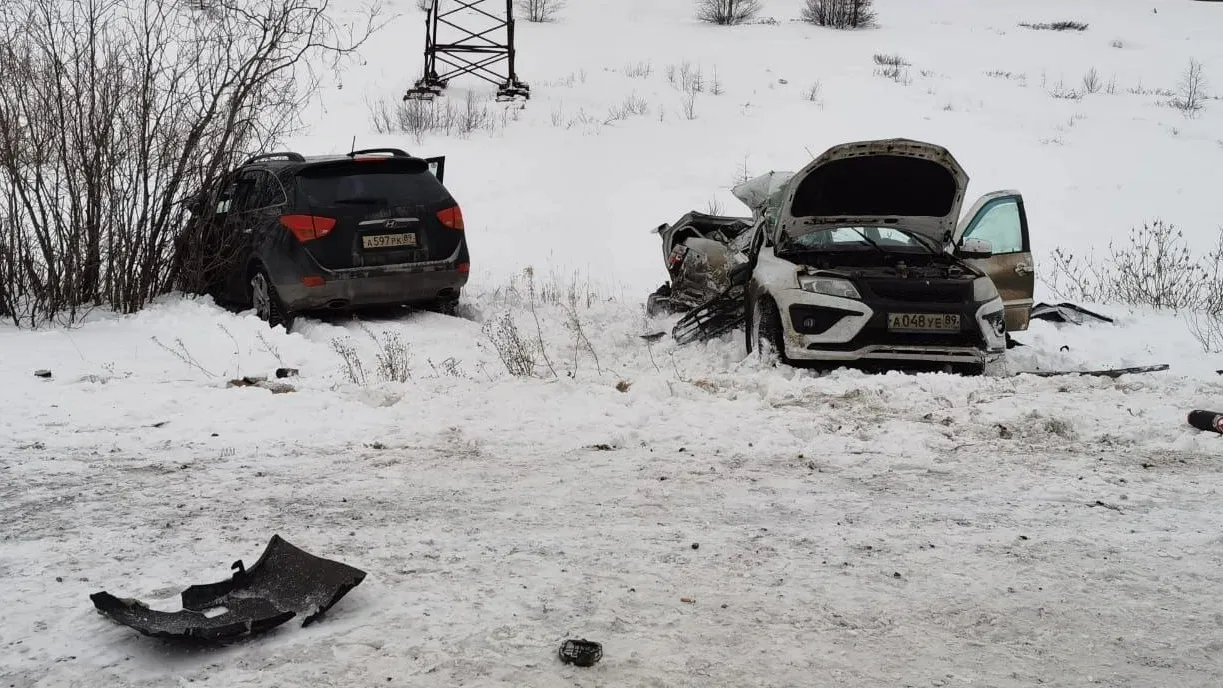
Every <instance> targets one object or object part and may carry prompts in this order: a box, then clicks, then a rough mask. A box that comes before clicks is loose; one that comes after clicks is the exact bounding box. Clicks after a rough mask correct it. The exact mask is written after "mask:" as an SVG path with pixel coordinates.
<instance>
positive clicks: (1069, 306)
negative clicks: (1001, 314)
mask: <svg viewBox="0 0 1223 688" xmlns="http://www.w3.org/2000/svg"><path fill="white" fill-rule="evenodd" d="M1086 318H1090V319H1093V320H1098V321H1100V322H1106V323H1112V322H1115V321H1114V320H1113V319H1112V318H1110V317H1108V316H1107V315H1100V314H1099V313H1096V312H1094V311H1089V310H1087V309H1086V308H1083V307H1082V306H1079V305H1076V304H1073V303H1067V302H1065V301H1063V302H1061V303H1055V304H1049V303H1038V304H1036V305H1035V306H1033V307H1032V319H1034V320H1048V321H1050V322H1058V323H1070V324H1072V325H1082V324H1083V323H1084V322H1085V319H1086Z"/></svg>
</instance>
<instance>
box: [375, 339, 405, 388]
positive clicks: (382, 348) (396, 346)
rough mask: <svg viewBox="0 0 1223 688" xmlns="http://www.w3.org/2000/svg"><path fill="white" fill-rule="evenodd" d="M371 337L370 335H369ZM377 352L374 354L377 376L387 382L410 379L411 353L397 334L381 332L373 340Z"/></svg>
mask: <svg viewBox="0 0 1223 688" xmlns="http://www.w3.org/2000/svg"><path fill="white" fill-rule="evenodd" d="M371 337H372V335H371ZM374 341H375V343H377V345H378V351H377V353H375V354H374V360H375V361H377V364H378V365H377V368H376V369H377V371H378V375H379V376H380V377H381V378H382V379H383V380H386V381H387V382H407V381H408V380H411V379H412V353H411V351H410V349H409V348H408V345H407V343H406V342H404V341H403V339H402V338H401V337H400V336H399V333H398V332H383V333H382V338H381V339H376V338H375V339H374Z"/></svg>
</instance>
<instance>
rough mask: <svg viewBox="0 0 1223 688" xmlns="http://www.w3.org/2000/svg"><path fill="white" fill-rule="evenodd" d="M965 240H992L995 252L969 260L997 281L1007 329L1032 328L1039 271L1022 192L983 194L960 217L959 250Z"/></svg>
mask: <svg viewBox="0 0 1223 688" xmlns="http://www.w3.org/2000/svg"><path fill="white" fill-rule="evenodd" d="M964 239H982V240H985V241H988V242H989V243H990V246H991V247H992V248H993V255H991V256H990V257H989V258H977V259H966V262H968V263H972V264H973V265H975V266H977V267H979V268H981V269H982V270H984V271H985V272H986V273H987V274H988V275H989V276H990V278H991V279H993V280H994V285H995V286H997V287H998V292H999V293H1000V294H1001V295H1002V300H1003V302H1004V303H1005V305H1006V329H1007V331H1008V332H1020V331H1023V330H1026V329H1028V322H1029V320H1030V319H1031V313H1032V304H1033V303H1034V300H1033V295H1034V292H1035V290H1036V273H1035V271H1034V269H1033V267H1032V244H1031V241H1030V239H1029V236H1028V216H1027V213H1026V212H1025V211H1024V207H1023V196H1022V195H1021V194H1020V193H1019V192H1018V191H994V192H993V193H988V194H985V195H984V196H982V197H981V198H980V199H978V200H977V202H976V203H975V204H973V206H972V208H970V209H969V211H968V212H967V213H965V215H964V217H963V219H961V220H960V223H959V226H958V227H957V229H956V234H955V247H956V250H957V252H958V251H959V248H960V246H961V245H962V244H963V241H964Z"/></svg>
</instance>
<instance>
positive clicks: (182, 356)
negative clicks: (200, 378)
mask: <svg viewBox="0 0 1223 688" xmlns="http://www.w3.org/2000/svg"><path fill="white" fill-rule="evenodd" d="M149 339H152V340H153V343H154V344H156V345H157V346H158V347H160V348H161V349H162V350H163V351H166V352H167V353H169V354H170V355H171V356H173V357H174V358H177V359H178V360H179V361H181V362H182V363H183V364H184V365H186V366H188V367H190V368H195V369H196V370H198V371H200V372H201V373H203V374H205V375H207V376H208V377H216V376H217V374H216V373H214V372H212V371H211V370H208V369H207V368H205V367H204V366H202V365H200V362H199V361H198V360H196V358H195V356H192V355H191V352H190V351H189V350H188V349H187V345H186V344H185V343H183V338H182V337H176V338H175V339H174V344H175V346H174V347H173V348H171V347H169V346H166V345H165V344H163V343H162V341H161V340H160V339H158V338H157V337H150V338H149Z"/></svg>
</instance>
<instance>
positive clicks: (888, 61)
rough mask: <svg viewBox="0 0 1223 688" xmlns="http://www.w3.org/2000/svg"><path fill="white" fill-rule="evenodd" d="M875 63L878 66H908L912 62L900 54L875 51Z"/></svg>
mask: <svg viewBox="0 0 1223 688" xmlns="http://www.w3.org/2000/svg"><path fill="white" fill-rule="evenodd" d="M874 60H875V64H877V65H879V66H880V67H908V66H910V65H911V64H913V63H912V62H909V61H908V60H906V59H905V58H903V57H901V56H900V55H886V54H883V53H875V57H874Z"/></svg>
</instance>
